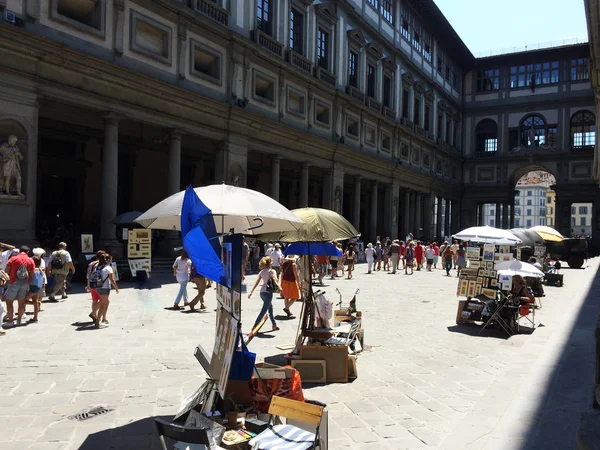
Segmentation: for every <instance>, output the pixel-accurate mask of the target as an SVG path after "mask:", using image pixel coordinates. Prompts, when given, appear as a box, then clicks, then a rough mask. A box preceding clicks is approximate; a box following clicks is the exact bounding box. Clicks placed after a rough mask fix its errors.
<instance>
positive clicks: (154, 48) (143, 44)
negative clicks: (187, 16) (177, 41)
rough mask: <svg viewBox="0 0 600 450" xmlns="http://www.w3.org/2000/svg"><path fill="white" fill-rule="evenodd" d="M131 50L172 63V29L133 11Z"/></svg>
mask: <svg viewBox="0 0 600 450" xmlns="http://www.w3.org/2000/svg"><path fill="white" fill-rule="evenodd" d="M131 25H132V28H133V29H132V42H131V43H130V45H131V49H132V50H134V51H136V52H139V53H142V54H144V55H146V56H149V57H150V58H154V59H157V60H159V61H162V62H165V63H170V50H171V45H170V43H171V29H170V28H168V27H166V26H164V25H163V24H161V23H159V22H157V21H155V20H154V19H151V18H149V17H145V16H142V15H141V14H139V13H137V12H135V11H132V13H131Z"/></svg>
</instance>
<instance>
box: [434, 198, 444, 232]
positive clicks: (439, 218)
mask: <svg viewBox="0 0 600 450" xmlns="http://www.w3.org/2000/svg"><path fill="white" fill-rule="evenodd" d="M442 206H443V205H442V197H437V211H436V222H435V236H436V239H439V238H442V237H443V236H442Z"/></svg>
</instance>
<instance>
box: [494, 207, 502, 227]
mask: <svg viewBox="0 0 600 450" xmlns="http://www.w3.org/2000/svg"><path fill="white" fill-rule="evenodd" d="M501 207H502V203H496V217H495V220H494V226H495V227H496V228H502V222H501V217H502V212H501V211H500V208H501Z"/></svg>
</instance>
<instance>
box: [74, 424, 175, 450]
mask: <svg viewBox="0 0 600 450" xmlns="http://www.w3.org/2000/svg"><path fill="white" fill-rule="evenodd" d="M158 418H160V419H164V420H167V421H170V420H171V419H172V418H173V417H172V416H158ZM89 420H90V422H91V421H93V420H94V418H91V419H89ZM83 423H85V422H83ZM169 448H171V447H169ZM133 449H144V450H162V446H161V444H160V440H159V438H158V433H157V432H156V426H155V425H154V417H147V418H144V419H140V420H136V421H135V422H131V423H128V424H126V425H123V426H120V427H116V428H108V429H106V430H103V431H100V432H97V433H92V434H90V435H89V436H88V437H87V438H86V439H85V441H83V444H81V446H80V447H79V450H133Z"/></svg>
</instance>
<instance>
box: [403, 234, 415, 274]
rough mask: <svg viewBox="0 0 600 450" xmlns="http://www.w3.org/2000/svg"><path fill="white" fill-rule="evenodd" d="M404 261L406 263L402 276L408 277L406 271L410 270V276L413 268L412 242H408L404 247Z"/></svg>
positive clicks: (413, 248) (413, 251)
mask: <svg viewBox="0 0 600 450" xmlns="http://www.w3.org/2000/svg"><path fill="white" fill-rule="evenodd" d="M404 261H405V263H406V266H405V268H404V274H405V275H408V269H410V274H411V275H412V274H413V273H414V272H413V268H414V265H415V243H414V242H413V241H410V242H409V243H408V244H407V245H406V249H405V250H404Z"/></svg>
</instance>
